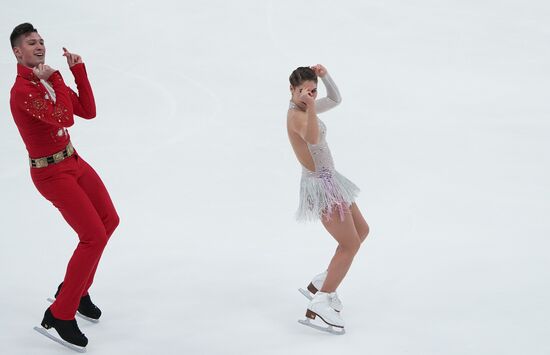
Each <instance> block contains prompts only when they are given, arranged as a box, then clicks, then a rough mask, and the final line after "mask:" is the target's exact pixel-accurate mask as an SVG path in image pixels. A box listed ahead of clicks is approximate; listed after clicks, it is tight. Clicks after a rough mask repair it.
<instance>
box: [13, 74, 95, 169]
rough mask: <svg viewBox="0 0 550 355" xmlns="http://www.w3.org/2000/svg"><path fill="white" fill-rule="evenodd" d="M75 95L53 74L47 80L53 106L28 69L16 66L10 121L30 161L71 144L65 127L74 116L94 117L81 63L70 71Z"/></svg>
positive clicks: (92, 104)
mask: <svg viewBox="0 0 550 355" xmlns="http://www.w3.org/2000/svg"><path fill="white" fill-rule="evenodd" d="M71 71H72V73H73V75H74V78H75V82H76V86H77V88H78V94H76V93H75V92H74V91H73V90H71V88H69V87H68V86H67V85H65V82H64V81H63V77H62V76H61V74H60V73H59V71H56V72H55V73H53V74H52V75H51V76H50V77H49V78H48V83H49V84H50V86H51V87H52V88H53V90H54V91H55V102H54V100H53V98H51V97H50V95H49V93H48V91H47V89H46V87H45V86H44V85H43V84H42V83H41V82H40V80H39V79H38V78H37V77H36V76H35V75H34V73H33V71H32V69H31V68H27V67H25V66H23V65H21V64H17V78H16V79H15V84H13V87H12V89H11V97H10V107H11V113H12V115H13V119H14V121H15V124H16V125H17V128H18V129H19V133H21V138H23V142H24V143H25V146H26V147H27V151H28V152H29V156H30V157H31V158H41V157H45V156H49V155H52V154H54V153H56V152H59V151H61V150H63V149H65V147H66V146H67V144H68V143H69V141H70V136H69V132H68V131H67V129H66V127H70V126H72V125H73V124H74V118H73V114H74V115H77V116H80V117H82V118H86V119H90V118H94V117H95V101H94V94H93V92H92V87H91V85H90V82H89V81H88V76H87V74H86V67H85V66H84V64H83V63H81V64H75V65H74V66H72V67H71Z"/></svg>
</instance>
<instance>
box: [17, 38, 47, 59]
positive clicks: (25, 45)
mask: <svg viewBox="0 0 550 355" xmlns="http://www.w3.org/2000/svg"><path fill="white" fill-rule="evenodd" d="M13 53H14V54H15V57H16V58H17V61H18V62H19V63H21V64H22V65H24V66H26V67H29V68H34V67H36V66H37V65H38V64H44V61H45V60H46V47H45V46H44V40H43V39H42V37H40V35H39V34H38V33H37V32H31V33H29V34H26V35H23V36H21V38H20V39H19V44H18V45H17V46H16V47H14V48H13Z"/></svg>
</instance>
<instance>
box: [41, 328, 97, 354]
mask: <svg viewBox="0 0 550 355" xmlns="http://www.w3.org/2000/svg"><path fill="white" fill-rule="evenodd" d="M33 329H34V330H36V331H37V332H39V333H40V334H42V335H43V336H45V337H46V338H49V339H51V340H53V341H55V342H56V343H58V344H61V345H63V346H66V347H67V348H69V349H71V350H74V351H76V352H78V353H85V352H86V347H81V346H78V345H74V344H71V343H69V342H67V341H65V340H63V339H60V338H58V337H56V336H55V335H51V334H50V333H49V332H48V331H47V330H46V329H45V328H43V327H34V328H33ZM52 329H53V328H52Z"/></svg>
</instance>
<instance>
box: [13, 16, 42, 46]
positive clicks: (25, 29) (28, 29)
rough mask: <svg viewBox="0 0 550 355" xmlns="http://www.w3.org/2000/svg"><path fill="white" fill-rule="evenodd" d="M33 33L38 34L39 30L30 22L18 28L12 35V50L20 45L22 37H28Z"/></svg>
mask: <svg viewBox="0 0 550 355" xmlns="http://www.w3.org/2000/svg"><path fill="white" fill-rule="evenodd" d="M33 32H38V30H37V29H36V28H34V26H33V25H32V24H30V23H28V22H25V23H22V24H20V25H18V26H16V27H15V28H14V29H13V31H12V32H11V35H10V43H11V48H15V47H17V46H18V45H19V40H20V38H21V36H24V35H28V34H30V33H33Z"/></svg>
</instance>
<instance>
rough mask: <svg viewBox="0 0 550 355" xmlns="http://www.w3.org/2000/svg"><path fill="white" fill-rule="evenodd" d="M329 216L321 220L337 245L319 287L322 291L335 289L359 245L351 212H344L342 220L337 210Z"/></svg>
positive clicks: (359, 241) (344, 274)
mask: <svg viewBox="0 0 550 355" xmlns="http://www.w3.org/2000/svg"><path fill="white" fill-rule="evenodd" d="M329 217H330V218H328V219H327V218H323V220H322V222H323V225H324V226H325V228H326V230H327V231H328V232H329V233H330V235H332V237H333V238H334V239H336V241H337V242H338V247H337V248H336V252H335V253H334V256H333V257H332V260H331V261H330V264H329V266H328V274H327V278H326V280H325V283H324V284H323V287H322V288H321V291H322V292H334V291H336V289H337V288H338V285H340V283H341V282H342V280H343V279H344V277H345V276H346V273H347V272H348V270H349V268H350V266H351V263H352V261H353V258H354V256H355V254H356V253H357V251H358V250H359V246H360V245H361V239H360V238H359V234H358V233H357V229H356V226H355V224H354V220H353V216H352V213H349V212H348V213H345V214H344V220H343V221H342V220H341V219H340V214H339V212H338V211H337V210H336V211H334V212H333V214H332V215H331V216H329Z"/></svg>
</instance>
